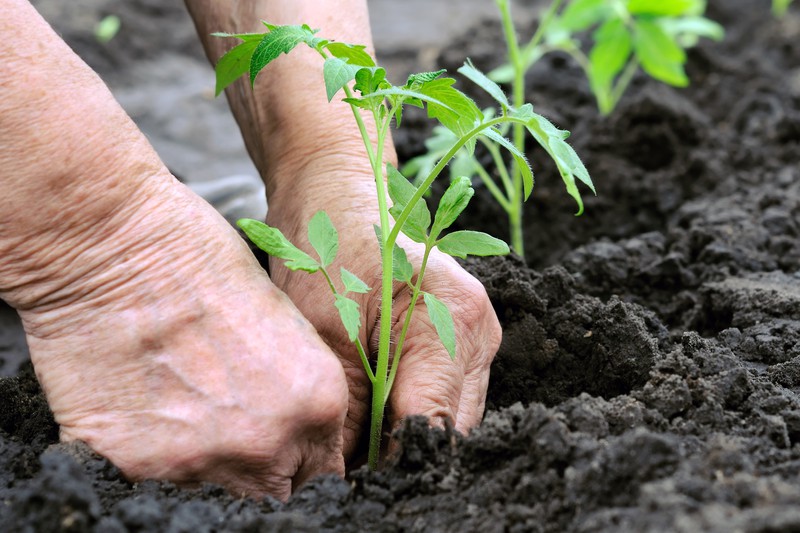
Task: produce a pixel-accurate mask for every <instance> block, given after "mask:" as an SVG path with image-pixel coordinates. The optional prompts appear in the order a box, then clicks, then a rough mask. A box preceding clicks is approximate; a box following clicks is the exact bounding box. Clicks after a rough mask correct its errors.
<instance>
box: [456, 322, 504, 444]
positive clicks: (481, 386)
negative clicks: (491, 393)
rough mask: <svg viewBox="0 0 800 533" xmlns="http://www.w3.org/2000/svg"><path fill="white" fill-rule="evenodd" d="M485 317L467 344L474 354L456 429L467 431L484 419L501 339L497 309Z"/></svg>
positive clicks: (465, 379)
mask: <svg viewBox="0 0 800 533" xmlns="http://www.w3.org/2000/svg"><path fill="white" fill-rule="evenodd" d="M482 316H483V320H482V321H481V323H480V325H478V326H477V327H475V328H474V329H472V330H470V333H471V335H470V339H469V342H468V343H467V344H468V345H469V346H471V347H472V349H473V353H472V356H471V357H470V365H469V367H468V369H467V373H466V375H465V377H464V386H463V388H462V391H461V398H460V400H459V409H458V417H457V418H456V424H455V426H456V430H458V431H460V432H461V433H464V434H467V433H468V432H469V430H470V429H472V428H474V427H475V426H477V425H478V424H480V422H481V420H482V418H483V411H484V408H485V405H486V391H487V390H488V388H489V372H490V369H491V365H492V360H493V359H494V356H495V354H497V350H498V349H499V348H500V342H501V340H502V330H501V328H500V322H499V321H498V320H497V316H496V315H495V313H494V311H493V310H491V309H489V310H488V311H487V312H484V313H483V315H482ZM476 333H477V334H478V335H476Z"/></svg>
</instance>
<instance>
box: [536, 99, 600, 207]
mask: <svg viewBox="0 0 800 533" xmlns="http://www.w3.org/2000/svg"><path fill="white" fill-rule="evenodd" d="M525 116H526V117H528V123H527V127H528V131H529V132H530V134H531V136H533V138H534V139H535V140H536V142H538V143H539V145H541V147H542V148H544V149H545V151H547V153H548V155H549V156H550V157H551V158H552V159H553V161H554V162H555V164H556V166H557V167H558V170H559V173H560V174H561V179H562V180H563V181H564V185H565V186H566V188H567V193H568V194H569V195H570V196H572V198H573V199H574V200H575V202H576V203H577V204H578V212H577V213H576V216H577V215H580V214H582V213H583V199H582V198H581V193H580V191H579V190H578V187H577V185H576V184H575V177H576V176H578V179H580V180H581V181H583V182H584V183H586V184H587V185H589V187H590V188H591V189H592V191H593V192H594V184H592V180H591V178H590V177H589V173H588V171H587V170H586V167H585V166H584V165H583V163H582V162H581V160H580V158H579V157H578V155H577V154H576V153H575V150H574V149H573V148H572V147H571V146H570V145H569V144H567V143H566V142H565V141H564V139H566V138H567V137H568V135H569V132H566V131H564V130H559V129H558V128H556V127H555V126H554V125H553V123H551V122H550V121H549V120H547V119H546V118H544V117H543V116H541V115H538V114H536V113H534V112H533V110H532V109H528V110H526V111H525Z"/></svg>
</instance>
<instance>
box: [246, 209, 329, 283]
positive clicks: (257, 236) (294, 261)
mask: <svg viewBox="0 0 800 533" xmlns="http://www.w3.org/2000/svg"><path fill="white" fill-rule="evenodd" d="M236 225H237V226H239V227H240V228H242V231H244V233H245V235H247V237H248V238H249V239H250V240H251V241H253V244H255V245H256V246H258V247H259V248H261V249H262V250H264V251H265V252H267V253H268V254H269V255H271V256H273V257H277V258H278V259H283V260H284V261H286V267H287V268H288V269H289V270H304V271H306V272H316V271H317V270H319V268H320V265H319V263H318V262H316V261H315V260H314V259H313V258H312V257H311V256H310V255H308V254H307V253H305V252H304V251H302V250H301V249H300V248H298V247H297V246H295V245H294V244H292V243H291V242H289V239H287V238H286V237H285V236H284V235H283V233H281V232H280V230H279V229H277V228H273V227H271V226H267V225H266V224H264V223H263V222H261V221H260V220H253V219H251V218H243V219H241V220H239V221H237V222H236Z"/></svg>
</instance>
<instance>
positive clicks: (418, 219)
mask: <svg viewBox="0 0 800 533" xmlns="http://www.w3.org/2000/svg"><path fill="white" fill-rule="evenodd" d="M386 176H387V181H388V184H389V187H388V189H389V198H391V200H392V202H394V205H393V206H392V207H391V209H389V214H391V215H392V216H393V217H394V218H395V220H397V219H398V217H399V216H400V213H402V212H403V210H404V209H405V208H406V206H407V205H408V202H410V201H411V198H412V197H413V196H414V193H416V192H417V188H416V187H415V186H414V185H412V184H411V182H409V181H408V180H407V179H406V178H405V176H403V175H402V174H401V173H400V171H399V170H397V169H396V168H394V166H392V165H391V164H387V165H386ZM430 225H431V213H430V211H429V210H428V204H427V203H426V202H425V200H424V199H420V200H419V202H417V204H416V205H415V206H414V208H413V209H412V210H411V214H410V215H409V217H408V218H407V219H406V222H405V224H403V227H402V228H400V229H401V231H402V232H403V233H405V234H406V235H408V237H409V238H411V240H413V241H415V242H419V243H424V242H425V241H426V240H427V238H428V228H429V227H430Z"/></svg>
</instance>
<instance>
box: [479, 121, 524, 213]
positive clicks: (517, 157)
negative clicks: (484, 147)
mask: <svg viewBox="0 0 800 533" xmlns="http://www.w3.org/2000/svg"><path fill="white" fill-rule="evenodd" d="M483 135H484V136H485V137H488V138H489V139H491V140H492V141H493V142H495V143H497V144H499V145H500V146H502V147H503V148H505V149H506V150H508V152H509V153H510V154H511V157H513V158H514V161H516V163H517V168H519V171H520V174H521V175H522V189H523V198H524V199H525V200H527V199H528V198H529V197H530V195H531V193H532V192H533V170H531V165H530V163H529V162H528V158H527V157H525V154H523V153H522V152H520V151H519V149H518V148H517V147H516V146H514V144H513V143H512V142H511V141H509V140H508V139H506V138H505V137H503V136H502V135H500V133H499V132H497V131H496V130H494V129H486V130H483Z"/></svg>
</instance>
